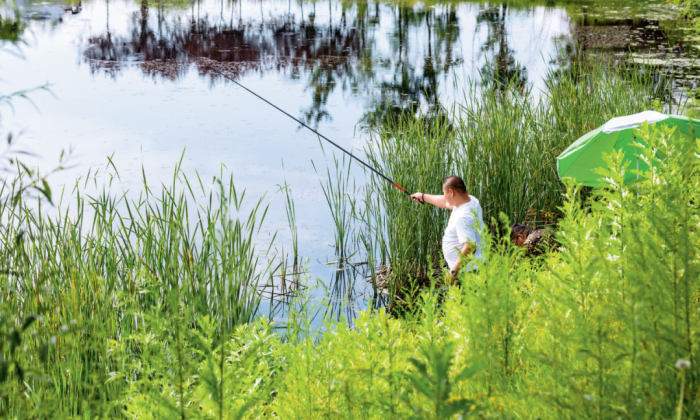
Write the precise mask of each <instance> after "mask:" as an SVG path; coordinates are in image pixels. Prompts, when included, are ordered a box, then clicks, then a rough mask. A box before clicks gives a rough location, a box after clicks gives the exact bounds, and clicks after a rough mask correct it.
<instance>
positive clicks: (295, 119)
mask: <svg viewBox="0 0 700 420" xmlns="http://www.w3.org/2000/svg"><path fill="white" fill-rule="evenodd" d="M122 12H123V13H124V14H125V15H127V16H129V17H130V18H132V19H134V20H135V21H136V22H137V23H138V19H136V17H134V16H130V15H129V14H128V13H126V12H124V11H123V10H122ZM146 27H148V24H146ZM148 29H150V28H148ZM161 40H164V38H162V37H161ZM165 41H166V42H168V41H169V40H167V39H165ZM170 42H171V43H172V45H173V46H174V47H175V48H177V49H179V50H180V51H182V52H184V53H185V54H187V55H188V56H190V57H191V58H192V59H194V61H196V62H199V63H201V64H203V65H204V67H206V68H208V69H210V70H212V71H213V72H215V73H218V74H219V75H221V76H222V77H224V78H226V79H228V80H230V81H231V82H233V83H235V84H236V85H237V86H238V87H240V88H242V89H244V90H245V91H246V92H248V93H250V94H252V95H253V96H255V97H256V98H258V99H260V100H262V101H263V102H265V103H266V104H268V105H270V106H271V107H273V108H275V109H276V110H278V111H279V112H281V113H283V114H284V115H286V116H288V117H289V118H291V119H292V120H294V121H295V122H297V123H299V124H300V125H301V126H302V127H304V128H307V129H309V131H311V132H312V133H314V134H316V135H317V136H319V137H320V138H322V139H323V140H325V141H327V142H328V143H330V144H332V145H333V146H335V147H336V148H338V149H340V150H341V151H342V152H343V153H345V154H346V155H348V156H350V157H351V158H353V159H355V160H356V161H357V162H358V163H360V164H361V165H363V166H364V167H365V168H367V169H369V170H370V171H372V172H374V173H375V174H377V175H379V176H380V177H382V178H383V179H384V180H386V181H388V182H389V183H391V185H393V186H395V187H396V188H398V189H400V190H401V191H403V192H405V193H406V194H408V195H409V196H410V195H411V193H410V192H408V191H406V189H405V188H403V187H402V186H401V185H399V184H397V183H396V182H394V181H393V180H392V179H391V178H389V177H388V176H386V175H384V174H383V173H381V172H379V171H378V170H377V169H375V168H373V167H372V166H370V165H369V164H367V163H365V162H364V161H363V160H362V159H360V158H358V157H357V156H355V155H353V154H352V153H350V152H349V151H347V150H345V149H344V148H343V147H341V146H340V145H339V144H337V143H336V142H334V141H333V140H331V139H329V138H328V137H326V136H324V135H323V134H321V133H319V132H318V131H317V130H316V129H314V128H311V127H310V126H308V125H307V124H305V123H304V122H302V121H301V120H299V119H298V118H296V117H294V116H293V115H292V114H290V113H288V112H287V111H285V110H283V109H282V108H280V107H278V106H277V105H275V104H273V103H272V102H270V101H268V100H267V99H265V98H263V97H262V96H260V95H258V94H257V93H255V92H253V91H252V90H250V89H248V88H247V87H245V86H244V85H242V84H241V83H239V82H237V81H236V80H235V79H234V78H233V77H231V76H229V75H228V74H226V73H224V72H222V71H221V70H219V69H217V68H215V67H212V66H211V65H209V64H208V63H206V62H201V61H199V59H200V58H201V57H197V56H196V55H194V54H192V53H191V52H189V51H187V50H185V49H184V48H182V47H180V46H179V45H177V44H175V42H172V41H170ZM418 202H419V203H421V204H423V203H424V202H423V201H422V200H421V201H418Z"/></svg>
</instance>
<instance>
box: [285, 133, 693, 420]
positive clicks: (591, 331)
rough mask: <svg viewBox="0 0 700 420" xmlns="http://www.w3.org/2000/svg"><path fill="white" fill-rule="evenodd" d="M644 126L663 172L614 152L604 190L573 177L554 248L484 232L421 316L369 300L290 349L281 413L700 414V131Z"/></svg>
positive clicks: (424, 298)
mask: <svg viewBox="0 0 700 420" xmlns="http://www.w3.org/2000/svg"><path fill="white" fill-rule="evenodd" d="M638 138H640V139H643V141H644V142H645V143H646V144H647V145H648V147H644V150H643V152H642V154H641V157H640V158H642V159H645V160H647V161H649V164H650V166H653V167H654V171H648V172H643V173H640V182H639V183H638V184H636V185H624V184H623V183H622V181H623V179H624V174H625V172H626V171H627V170H632V169H631V168H629V167H627V168H625V166H628V164H625V161H627V162H628V161H629V157H627V158H626V159H625V158H624V157H623V156H622V155H621V154H617V153H614V154H612V155H610V156H609V157H608V165H609V167H608V168H605V169H603V170H602V171H601V176H603V177H606V178H608V180H609V187H608V188H606V189H601V190H598V191H594V192H593V196H592V199H589V200H587V201H585V202H581V195H580V191H579V187H577V186H576V185H568V186H566V189H565V195H564V197H563V202H562V204H561V207H560V211H561V213H562V215H561V220H560V223H559V226H560V230H559V231H558V232H557V238H558V239H559V241H560V242H561V243H562V248H561V250H560V251H559V252H556V253H550V254H547V255H545V256H544V257H543V258H541V259H538V260H535V261H532V260H529V259H527V258H524V257H523V255H522V253H521V251H520V250H519V249H518V248H515V247H512V246H510V244H509V241H508V240H507V238H504V239H501V240H499V239H497V238H495V237H493V236H491V235H488V239H489V240H488V241H487V245H488V246H487V249H486V254H487V256H488V258H487V262H486V263H485V265H484V266H483V267H482V268H481V270H480V271H479V272H478V274H472V273H462V275H461V277H462V278H461V280H462V284H463V285H464V286H463V287H454V288H451V289H450V290H449V291H448V293H447V295H446V297H445V299H444V303H442V304H441V303H439V300H438V298H437V297H438V296H439V295H438V294H436V291H435V289H432V288H428V289H426V290H424V291H423V292H422V294H421V300H420V301H419V303H418V304H417V307H416V309H417V310H416V311H415V314H416V316H415V317H414V316H410V314H412V313H414V312H408V313H407V314H408V315H409V316H408V317H404V318H392V317H390V316H388V315H387V314H386V312H385V311H383V310H381V311H379V312H377V313H374V314H372V313H369V312H364V313H361V314H360V315H359V317H358V319H357V320H356V323H355V328H347V327H345V326H344V325H342V324H340V323H333V322H330V321H329V322H328V327H327V329H328V330H330V331H333V333H332V334H326V335H324V336H323V337H317V336H313V335H310V336H308V337H307V338H306V339H305V340H302V342H301V343H299V342H297V343H295V344H294V345H290V346H286V345H285V346H280V350H279V354H280V357H283V358H284V360H285V366H286V367H285V368H284V369H285V372H286V375H284V377H282V378H281V380H280V383H279V385H278V386H279V394H278V395H277V397H276V399H275V401H274V402H273V404H272V405H273V407H274V410H275V412H276V413H277V415H279V416H280V417H281V418H310V417H327V418H348V419H349V418H358V417H361V418H396V419H398V418H444V419H447V418H457V417H455V416H451V415H442V414H441V413H446V412H448V410H449V407H450V402H452V403H456V402H461V401H466V402H468V404H466V405H465V407H463V411H462V412H461V414H462V415H464V416H469V415H472V416H474V417H478V418H483V417H492V418H557V419H560V418H563V419H569V418H570V419H580V418H591V419H594V418H595V419H618V418H674V419H681V418H695V417H697V416H698V415H700V400H699V399H698V383H697V375H698V366H697V358H698V354H699V349H698V340H699V339H700V329H699V328H698V320H700V305H698V293H699V292H700V278H699V274H700V270H699V267H698V257H700V241H698V239H699V238H698V231H697V224H698V221H699V220H700V210H699V209H698V207H697V202H698V198H699V197H698V191H700V188H698V187H700V185H699V183H700V159H699V157H698V156H700V154H698V152H699V151H700V142H698V141H697V140H692V141H687V140H683V139H681V138H680V136H675V135H673V133H672V132H670V131H656V130H653V129H651V128H649V127H643V128H641V129H640V130H639V132H638ZM652 161H653V162H652ZM502 222H503V223H504V224H506V223H507V220H503V221H502ZM506 226H507V224H506ZM435 348H437V349H441V351H442V353H440V354H438V353H436V352H435V351H433V352H431V351H430V350H429V349H435ZM311 361H313V362H311ZM445 366H449V368H448V369H447V372H448V374H447V377H444V376H442V375H444V372H445V370H444V367H445ZM462 372H468V373H470V374H471V376H469V377H466V376H465V375H462ZM423 374H424V375H425V376H426V378H427V379H425V380H419V379H417V378H416V376H420V375H423ZM435 378H442V379H441V380H442V383H443V384H445V385H446V386H447V384H449V389H450V392H451V397H450V398H449V399H447V400H445V399H441V398H440V395H441V394H440V392H441V391H440V390H439V389H438V388H434V387H433V385H431V384H432V382H431V380H430V379H435ZM436 407H437V408H436Z"/></svg>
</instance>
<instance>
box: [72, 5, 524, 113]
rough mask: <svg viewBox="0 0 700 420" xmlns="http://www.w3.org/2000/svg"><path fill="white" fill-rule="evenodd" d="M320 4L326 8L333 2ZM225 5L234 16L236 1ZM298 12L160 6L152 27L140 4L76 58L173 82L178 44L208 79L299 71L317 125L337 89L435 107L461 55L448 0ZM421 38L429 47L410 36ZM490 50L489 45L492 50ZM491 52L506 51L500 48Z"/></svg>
mask: <svg viewBox="0 0 700 420" xmlns="http://www.w3.org/2000/svg"><path fill="white" fill-rule="evenodd" d="M327 5H328V7H329V8H330V9H331V11H332V9H333V7H335V6H336V5H335V4H334V3H332V2H329V3H328V4H327ZM232 6H235V5H232ZM350 6H352V7H350ZM380 8H381V10H380ZM221 10H222V11H223V3H222V9H221ZM231 10H232V13H233V11H235V7H231ZM301 10H302V12H301V14H300V16H299V15H297V14H296V13H285V14H282V15H280V16H275V17H271V18H264V15H261V18H260V19H248V20H244V19H243V18H241V16H240V15H239V16H238V19H235V18H233V16H231V17H230V18H229V19H228V21H225V20H222V16H223V12H222V14H221V16H219V17H216V18H215V17H212V16H210V15H205V16H204V17H197V16H196V15H197V13H195V12H194V11H193V12H192V13H191V14H190V16H188V17H187V18H182V17H181V15H180V14H172V15H171V14H169V13H168V12H166V11H165V10H164V9H163V8H162V6H158V7H157V8H156V12H155V15H156V16H155V17H156V22H157V24H155V25H154V24H151V25H149V22H151V21H152V19H151V14H152V11H151V7H149V4H148V2H146V1H143V2H142V3H141V7H140V10H139V12H137V13H134V14H133V15H132V18H133V19H132V20H131V21H130V23H129V31H128V33H127V34H123V35H122V34H120V35H114V34H112V33H111V32H110V31H109V28H108V27H107V30H106V31H105V32H103V33H101V34H98V35H94V36H91V37H89V38H88V46H87V47H86V48H85V50H84V52H83V54H84V58H85V61H86V62H87V63H88V64H89V65H90V68H91V70H92V71H93V72H102V71H105V72H107V73H108V74H110V75H112V76H113V77H117V76H118V75H119V74H120V72H121V70H122V69H123V66H124V65H125V64H127V63H134V64H135V65H138V66H139V67H140V68H141V70H142V71H143V72H144V73H145V74H147V75H149V76H153V77H163V78H166V79H169V80H177V79H178V78H180V77H182V76H184V75H185V74H186V72H187V71H188V70H189V67H190V64H191V63H192V59H191V57H190V56H188V54H186V53H185V52H183V51H182V50H184V51H186V52H187V53H190V54H192V55H194V56H196V57H201V58H202V60H201V61H199V60H198V62H197V63H196V64H197V69H198V71H199V73H200V74H201V75H207V76H208V77H210V78H211V80H212V82H214V81H217V80H218V79H220V75H218V74H216V73H215V72H213V71H212V70H211V69H210V68H208V66H212V67H215V68H216V69H217V70H220V71H223V72H226V73H227V74H229V75H231V76H233V77H236V78H239V77H242V76H245V75H247V74H251V73H267V72H271V71H277V72H284V73H286V74H288V75H289V76H290V77H292V78H299V77H300V75H301V74H302V73H303V74H304V75H305V78H306V81H307V82H306V83H307V90H308V91H309V92H310V93H311V95H310V96H311V100H312V103H311V106H309V107H308V108H306V109H303V110H302V116H303V118H304V120H305V122H307V123H310V124H314V125H317V124H318V123H320V122H321V121H324V120H328V119H330V118H331V114H330V112H329V111H328V109H327V108H326V107H327V102H328V97H329V95H330V93H331V92H332V91H334V90H336V89H342V90H343V91H349V92H351V93H357V92H362V93H370V98H371V102H372V104H370V106H369V108H370V109H379V110H381V109H387V108H396V107H399V108H402V109H405V108H411V107H414V106H415V105H417V104H421V103H424V104H435V103H437V100H438V81H439V79H440V77H441V76H442V75H444V74H447V73H448V72H449V71H450V70H451V69H452V68H453V67H454V66H458V65H461V64H463V61H464V60H463V58H462V57H461V52H460V50H459V49H458V48H455V46H456V44H457V41H458V39H459V32H460V26H459V19H458V16H457V13H456V9H455V6H454V5H452V4H449V5H445V6H441V7H434V8H433V7H431V8H417V7H414V6H411V5H407V4H396V5H381V7H380V4H379V3H376V4H374V5H372V6H371V7H370V4H368V3H364V2H358V3H355V4H345V3H343V4H342V10H343V11H342V13H341V14H340V16H339V17H337V18H336V17H335V16H334V14H333V13H332V12H331V13H329V15H328V16H327V17H326V19H325V20H324V22H319V19H317V18H316V13H315V11H312V12H311V13H309V15H308V17H305V15H304V14H303V7H302V8H301ZM125 18H126V17H125ZM384 20H387V22H384ZM387 27H390V28H391V33H390V36H389V39H388V41H389V42H388V45H387V46H378V45H377V38H376V34H377V32H379V31H381V30H382V29H383V28H387ZM422 34H425V36H426V39H427V43H424V40H423V39H420V38H419V37H416V35H422ZM506 38H507V37H506V36H505V35H502V36H500V37H499V39H500V41H499V40H498V39H496V40H494V41H492V42H490V45H492V46H493V45H496V44H498V43H499V42H506V40H505V39H506ZM492 46H490V47H489V48H496V47H492ZM380 48H381V50H380ZM497 49H498V50H499V51H510V50H509V48H508V47H507V45H506V46H501V47H498V48H497ZM509 60H510V61H509ZM504 62H514V59H513V58H512V57H510V58H509V59H504ZM204 64H206V65H204ZM387 97H388V98H389V102H387V100H386V98H387Z"/></svg>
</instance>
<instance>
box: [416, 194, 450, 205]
mask: <svg viewBox="0 0 700 420" xmlns="http://www.w3.org/2000/svg"><path fill="white" fill-rule="evenodd" d="M411 198H412V199H413V201H415V202H416V203H420V202H421V200H425V202H426V203H428V204H432V205H433V206H435V207H439V208H441V209H449V208H450V207H448V205H447V200H445V196H444V195H432V194H423V193H419V192H417V193H415V194H411Z"/></svg>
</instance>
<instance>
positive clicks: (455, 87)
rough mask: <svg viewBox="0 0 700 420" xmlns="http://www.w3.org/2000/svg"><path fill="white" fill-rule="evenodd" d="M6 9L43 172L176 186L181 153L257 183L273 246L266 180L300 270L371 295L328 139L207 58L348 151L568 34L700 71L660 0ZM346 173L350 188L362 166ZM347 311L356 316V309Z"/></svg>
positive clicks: (534, 60)
mask: <svg viewBox="0 0 700 420" xmlns="http://www.w3.org/2000/svg"><path fill="white" fill-rule="evenodd" d="M0 4H2V3H0ZM18 5H19V9H20V16H21V19H22V20H23V25H25V26H24V37H25V40H26V44H25V45H22V46H20V47H14V46H10V45H8V44H6V45H4V50H5V51H0V57H2V58H0V79H1V80H0V92H12V91H16V90H20V89H25V88H29V87H34V86H39V85H42V84H45V83H48V84H49V85H50V91H51V93H50V94H49V93H47V92H43V91H39V92H34V93H33V94H32V95H31V99H32V102H31V103H30V102H28V101H15V102H14V106H15V110H14V112H13V113H10V112H9V111H8V110H7V109H3V110H2V112H3V114H2V115H3V116H4V117H5V118H4V119H3V121H2V122H3V126H2V129H3V130H4V131H5V132H6V131H13V132H15V133H21V136H20V138H19V144H20V145H21V147H22V148H24V149H28V150H30V151H32V152H34V153H35V154H37V155H38V156H39V157H40V159H38V160H37V163H38V164H39V165H40V166H41V167H42V168H51V167H53V166H55V163H56V162H57V159H58V157H59V155H60V153H61V150H63V149H68V148H70V149H72V151H73V153H72V155H71V156H72V157H71V160H70V162H71V163H72V164H73V166H72V168H71V169H69V170H66V171H63V172H61V173H59V174H57V175H56V176H55V177H53V179H52V183H53V184H54V185H55V186H54V189H55V188H56V186H60V185H68V186H72V185H73V183H74V182H75V180H76V179H77V178H78V177H80V176H84V175H86V174H87V173H88V170H90V169H91V168H92V171H93V173H94V170H96V169H97V168H101V171H103V172H104V173H109V172H112V173H114V172H115V170H114V169H113V168H112V167H111V166H109V167H108V166H107V162H108V159H107V158H108V157H111V159H112V161H113V162H114V164H115V166H116V168H117V169H118V171H119V178H118V179H117V180H115V183H114V184H113V186H112V188H113V189H114V190H115V192H118V191H129V194H138V192H140V191H141V190H142V174H144V173H145V175H146V177H147V179H148V184H149V185H151V186H157V185H158V184H159V183H160V182H165V183H170V182H171V180H172V174H173V169H174V167H175V165H176V163H177V162H178V161H180V159H181V156H184V157H183V158H182V159H183V160H182V169H183V171H184V172H185V173H186V174H188V176H191V177H193V178H194V177H196V173H198V174H199V175H200V176H201V177H202V179H203V180H205V181H210V180H211V179H212V178H213V177H214V176H217V175H219V174H220V173H221V171H222V168H223V171H224V173H229V172H230V173H232V174H233V178H234V180H235V182H236V186H237V188H239V189H242V188H245V189H246V190H247V192H248V194H249V195H250V196H251V197H255V198H257V197H260V196H262V195H263V194H267V195H266V202H267V203H269V205H270V211H269V214H268V218H267V222H266V224H265V227H266V228H265V232H263V233H261V236H262V237H263V239H264V237H269V236H271V235H273V234H274V232H279V237H280V239H281V241H282V243H283V242H285V241H288V240H289V236H290V235H289V229H288V227H287V222H286V218H285V214H284V212H285V208H284V195H283V194H282V193H280V192H278V189H279V186H280V185H285V184H286V185H289V186H290V188H291V191H292V193H293V197H294V199H295V205H296V214H297V225H298V228H299V243H300V247H301V254H302V255H304V256H305V257H308V258H309V264H308V272H309V276H310V279H311V280H310V281H311V282H315V281H316V279H317V278H318V279H320V280H322V281H323V282H324V283H325V284H326V285H328V287H329V288H330V289H331V291H334V293H335V294H334V295H333V298H334V299H337V301H338V302H342V301H344V299H343V298H344V297H345V295H346V294H349V295H350V298H351V299H350V301H351V302H353V304H358V305H360V306H362V305H364V304H366V301H367V298H368V297H369V296H370V288H369V287H368V285H367V283H366V282H365V281H364V278H363V275H364V274H363V273H362V272H361V271H359V270H355V269H347V270H338V269H337V268H336V266H335V265H333V264H327V263H328V262H333V261H335V260H336V258H335V256H334V250H333V247H332V245H333V243H334V239H333V235H334V233H333V224H332V219H331V215H330V212H329V211H328V205H327V203H326V200H325V197H324V195H323V192H322V189H321V187H320V182H322V181H324V180H325V172H326V165H331V166H332V165H333V162H332V148H331V147H330V146H328V145H324V147H325V149H322V147H320V145H319V140H318V138H317V137H316V136H315V135H314V134H313V133H311V132H309V131H308V130H305V129H302V128H301V127H300V126H299V124H297V123H296V122H294V121H292V120H291V119H289V118H287V117H286V116H284V115H283V114H281V113H279V112H277V111H275V110H274V109H273V108H271V107H270V106H269V105H267V104H265V103H263V102H262V101H260V100H259V99H257V98H255V97H253V96H252V95H251V94H249V93H247V92H245V91H244V90H242V89H241V88H239V87H238V86H236V85H235V84H233V83H231V82H229V81H227V80H225V79H224V78H222V77H221V76H220V75H219V74H217V73H215V72H212V71H211V68H210V67H207V66H204V65H202V64H203V63H212V66H213V67H216V68H217V69H220V70H223V71H225V72H227V74H229V75H231V76H232V77H234V78H235V80H236V81H238V82H239V83H242V84H243V85H245V86H246V87H248V88H250V89H251V90H253V91H255V92H257V93H259V94H260V95H262V96H264V97H265V98H267V99H268V100H270V101H272V102H273V103H275V104H276V105H277V106H279V107H280V108H282V109H284V110H285V111H287V112H289V113H290V114H292V115H293V116H295V117H296V118H299V119H300V120H302V121H304V122H305V123H306V124H309V125H310V126H313V127H315V128H317V129H318V130H319V131H320V132H321V133H323V134H325V135H326V136H328V137H330V138H331V139H333V140H334V141H336V142H337V143H339V144H340V145H342V146H343V147H346V148H349V149H353V150H354V151H356V152H357V153H358V154H359V155H362V151H361V149H362V147H363V145H364V144H365V140H366V137H365V136H363V134H362V133H363V130H362V122H363V121H367V120H368V119H370V118H372V117H374V116H381V115H383V114H384V113H391V112H397V111H398V110H401V109H408V108H411V107H413V108H412V109H415V106H416V105H419V106H422V107H423V108H424V109H425V108H427V107H430V106H432V105H434V104H436V103H442V104H444V105H447V106H449V105H450V104H451V103H453V102H454V101H459V99H460V97H461V96H462V91H463V89H464V87H465V86H466V83H467V81H468V80H470V78H476V77H478V75H479V74H480V73H481V72H488V71H490V68H492V66H497V67H498V68H499V71H500V72H501V73H506V74H509V75H516V74H517V75H518V77H520V78H522V80H523V81H525V82H527V83H529V84H531V85H532V86H533V87H534V89H536V90H537V89H542V88H543V86H544V84H543V80H542V77H543V75H544V74H545V72H546V71H547V70H548V69H551V68H553V67H554V66H556V65H557V62H558V61H557V60H558V59H559V58H561V56H560V51H570V50H571V49H572V48H573V45H574V44H575V43H576V42H578V43H579V44H580V45H582V46H583V48H586V49H587V50H589V51H592V52H593V53H595V54H608V55H610V56H612V57H623V59H628V60H644V61H646V62H650V61H653V60H655V61H653V63H655V64H656V65H658V66H660V67H664V68H666V67H668V68H672V69H674V70H675V71H677V73H678V75H679V78H678V79H677V82H676V83H677V88H678V89H683V88H691V89H694V88H695V83H696V80H697V77H698V72H697V71H696V70H697V68H696V66H695V62H694V61H693V60H694V56H695V48H694V47H693V46H692V36H691V35H692V34H691V32H690V31H688V28H687V27H688V26H689V25H690V24H689V23H688V22H687V21H684V20H682V19H680V18H679V16H678V15H677V13H676V12H675V11H674V10H673V9H672V8H671V7H670V6H669V4H668V3H667V2H666V1H652V0H649V1H582V0H581V1H524V0H523V1H510V2H505V1H504V2H469V1H462V2H459V1H454V2H432V1H428V2H424V3H420V2H385V1H378V2H369V1H336V0H330V1H321V0H319V1H303V0H302V1H299V0H294V1H293V2H292V1H291V0H280V1H277V0H265V1H260V0H255V1H251V0H237V1H230V0H202V1H194V2H193V1H182V0H176V1H165V0H164V1H162V2H159V1H153V0H151V1H148V2H146V1H144V2H131V1H123V0H111V1H109V2H106V1H104V0H92V1H89V2H76V1H72V2H71V3H65V2H31V1H29V2H28V1H20V2H18ZM0 13H1V14H2V16H4V17H6V18H7V17H9V16H10V15H11V13H12V12H11V11H10V9H9V8H8V7H5V8H4V9H2V12H0ZM11 52H12V53H14V54H10V53H11ZM630 52H631V53H632V54H631V55H630ZM192 56H195V57H199V58H201V59H202V60H194V59H193V58H192ZM183 153H184V155H183ZM312 161H313V162H314V163H315V166H316V169H317V170H318V173H317V172H316V169H314V165H312ZM353 173H354V176H355V177H356V179H355V181H356V183H357V185H361V184H362V183H363V182H364V174H363V172H362V171H361V170H359V168H356V169H354V172H353ZM319 174H320V176H319ZM67 191H70V190H67ZM250 201H251V202H252V201H254V200H252V199H251V200H250ZM287 249H288V248H287ZM352 279H354V280H355V281H353V280H352ZM312 291H313V292H312V294H313V295H314V296H315V297H316V298H320V297H322V296H325V293H326V292H325V288H324V287H314V288H312ZM266 308H269V305H267V304H266ZM344 309H345V310H348V311H349V313H352V305H349V306H346V307H344ZM341 312H342V310H339V312H338V313H341Z"/></svg>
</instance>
